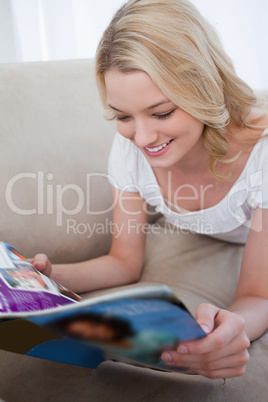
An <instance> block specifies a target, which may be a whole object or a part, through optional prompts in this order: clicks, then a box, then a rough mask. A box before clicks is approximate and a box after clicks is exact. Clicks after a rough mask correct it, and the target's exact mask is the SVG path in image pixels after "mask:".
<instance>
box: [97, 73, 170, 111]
mask: <svg viewBox="0 0 268 402" xmlns="http://www.w3.org/2000/svg"><path fill="white" fill-rule="evenodd" d="M105 85H106V90H107V98H108V99H107V100H108V103H109V104H110V105H111V106H114V107H115V108H118V109H120V110H126V108H127V107H130V108H131V107H137V106H139V108H141V109H144V108H149V107H152V105H155V104H158V103H161V102H163V101H168V98H167V97H166V96H165V95H164V94H163V92H162V91H161V90H160V89H159V88H158V86H157V85H156V84H155V82H154V81H153V80H152V79H151V77H150V76H149V75H148V74H147V73H145V72H144V71H139V70H135V71H131V72H126V73H125V72H121V71H118V70H109V71H107V72H106V74H105Z"/></svg>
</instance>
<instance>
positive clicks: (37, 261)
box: [32, 254, 48, 272]
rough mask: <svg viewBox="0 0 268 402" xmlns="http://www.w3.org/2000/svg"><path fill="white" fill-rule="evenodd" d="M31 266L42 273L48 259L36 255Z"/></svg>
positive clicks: (44, 256) (41, 255)
mask: <svg viewBox="0 0 268 402" xmlns="http://www.w3.org/2000/svg"><path fill="white" fill-rule="evenodd" d="M32 260H33V262H32V264H33V266H34V267H35V268H36V269H38V270H39V271H41V272H42V271H44V270H45V268H46V266H47V264H48V257H47V256H46V255H45V254H37V255H36V256H35V257H34V258H33V259H32Z"/></svg>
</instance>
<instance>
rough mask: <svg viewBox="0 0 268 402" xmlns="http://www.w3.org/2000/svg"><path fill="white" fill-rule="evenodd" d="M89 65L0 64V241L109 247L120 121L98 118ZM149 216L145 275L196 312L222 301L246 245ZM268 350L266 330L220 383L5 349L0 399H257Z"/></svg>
mask: <svg viewBox="0 0 268 402" xmlns="http://www.w3.org/2000/svg"><path fill="white" fill-rule="evenodd" d="M93 64H94V62H93V60H79V61H64V62H46V63H29V64H27V63H26V64H15V65H1V66H0V93H1V96H0V105H1V106H0V130H1V131H0V135H1V148H0V152H1V158H0V163H1V168H0V183H1V189H0V203H1V211H0V217H1V220H0V222H1V225H0V232H1V237H0V240H2V241H6V242H9V243H11V244H13V245H14V246H16V247H17V248H18V249H19V250H20V251H21V252H22V253H23V254H24V255H26V256H33V255H34V254H35V253H37V252H44V253H46V254H48V256H49V257H50V259H51V260H52V261H53V262H72V261H79V260H84V259H88V258H93V257H96V256H98V255H101V254H103V253H106V252H108V250H109V246H110V241H111V227H110V226H109V223H110V222H111V216H112V200H111V194H110V187H109V184H108V180H107V177H106V175H105V173H106V169H107V158H108V154H109V148H110V145H111V142H112V138H113V135H114V132H115V125H114V123H112V122H107V121H105V119H104V118H103V111H102V107H101V104H100V101H99V97H98V93H97V90H96V87H95V81H94V67H93ZM122 168H123V167H122ZM151 222H152V224H154V225H155V226H154V228H156V230H152V231H150V233H149V234H148V236H147V246H146V256H145V262H144V270H143V275H142V278H141V281H142V282H149V283H167V284H168V285H170V286H171V287H172V288H173V289H174V290H175V291H176V292H177V294H178V295H179V296H180V297H181V298H182V300H183V301H184V302H185V303H186V305H187V306H188V307H189V309H190V310H191V311H192V313H194V311H195V309H196V306H197V305H198V304H199V303H200V302H201V301H208V302H212V303H215V304H217V305H219V306H221V307H227V306H228V305H229V304H230V302H231V301H232V298H233V295H234V292H235V287H236V282H237V278H238V275H239V265H240V261H241V256H242V252H243V248H242V246H239V245H230V244H228V243H224V242H220V241H217V240H213V239H211V238H209V237H205V236H199V235H193V234H182V233H178V231H176V230H173V228H170V227H167V226H166V222H165V221H164V220H163V218H162V217H160V218H159V217H158V216H152V218H151ZM97 269H98V267H97V266H96V270H97ZM85 296H86V297H90V296H91V294H87V295H85ZM0 331H1V324H0ZM0 334H1V332H0ZM0 336H1V335H0ZM18 336H19V334H18ZM267 348H268V334H265V335H263V336H262V338H261V339H259V340H257V341H255V342H254V343H253V344H252V346H251V348H250V355H251V359H250V362H249V364H248V369H247V372H246V374H245V375H244V376H243V377H241V378H234V379H228V380H227V382H226V384H225V385H223V381H222V380H221V379H219V380H208V379H206V378H203V377H200V376H187V375H182V374H170V373H161V372H157V371H153V370H149V369H142V368H137V367H136V368H135V367H131V366H127V365H125V364H120V363H114V362H105V363H102V364H101V365H100V366H99V367H98V368H97V369H96V370H90V369H87V368H82V367H77V366H71V365H64V364H61V363H54V362H50V361H47V360H41V359H37V358H33V357H28V356H22V355H19V354H16V353H11V352H7V351H0V367H1V368H0V370H1V373H0V398H2V399H3V400H5V401H8V402H13V401H14V402H15V401H26V400H27V401H28V400H29V401H73V400H76V401H85V400H93V401H102V402H103V401H121V400H122V401H151V400H153V401H169V400H172V401H173V400H176V401H177V400H181V401H213V402H215V401H216V402H217V401H235V402H238V401H239V402H240V401H244V402H246V401H252V400H255V401H260V402H261V401H266V400H267V393H266V389H267V384H266V382H267V378H268V352H267Z"/></svg>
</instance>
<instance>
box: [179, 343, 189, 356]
mask: <svg viewBox="0 0 268 402" xmlns="http://www.w3.org/2000/svg"><path fill="white" fill-rule="evenodd" d="M178 352H179V353H181V354H183V355H185V354H186V353H188V348H187V346H184V345H182V346H180V347H179V349H178Z"/></svg>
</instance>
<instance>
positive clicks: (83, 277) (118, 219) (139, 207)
mask: <svg viewBox="0 0 268 402" xmlns="http://www.w3.org/2000/svg"><path fill="white" fill-rule="evenodd" d="M112 194H113V200H114V202H115V200H116V203H115V206H114V211H113V228H120V232H119V231H117V230H113V235H112V245H111V248H110V251H109V254H108V255H104V256H101V257H98V258H94V259H92V260H88V261H83V262H79V263H73V264H55V265H52V266H51V265H50V262H49V261H48V259H47V257H46V256H45V255H43V254H38V255H36V256H35V257H34V259H33V264H34V266H35V267H36V268H37V269H39V270H40V271H41V272H43V273H45V274H46V275H47V276H50V277H51V278H52V279H54V280H55V281H57V282H58V283H60V284H62V285H64V286H65V287H67V288H68V289H70V290H73V291H75V292H77V293H82V292H86V291H90V290H95V289H101V288H107V287H112V286H118V285H123V284H127V283H131V282H135V281H137V280H138V279H139V277H140V275H141V271H142V266H143V257H144V249H145V240H146V238H145V231H144V230H142V226H143V225H144V224H146V223H147V213H146V211H145V206H146V203H145V201H144V199H143V198H141V196H140V195H139V194H138V193H126V192H120V191H119V190H117V189H115V188H114V187H112Z"/></svg>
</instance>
